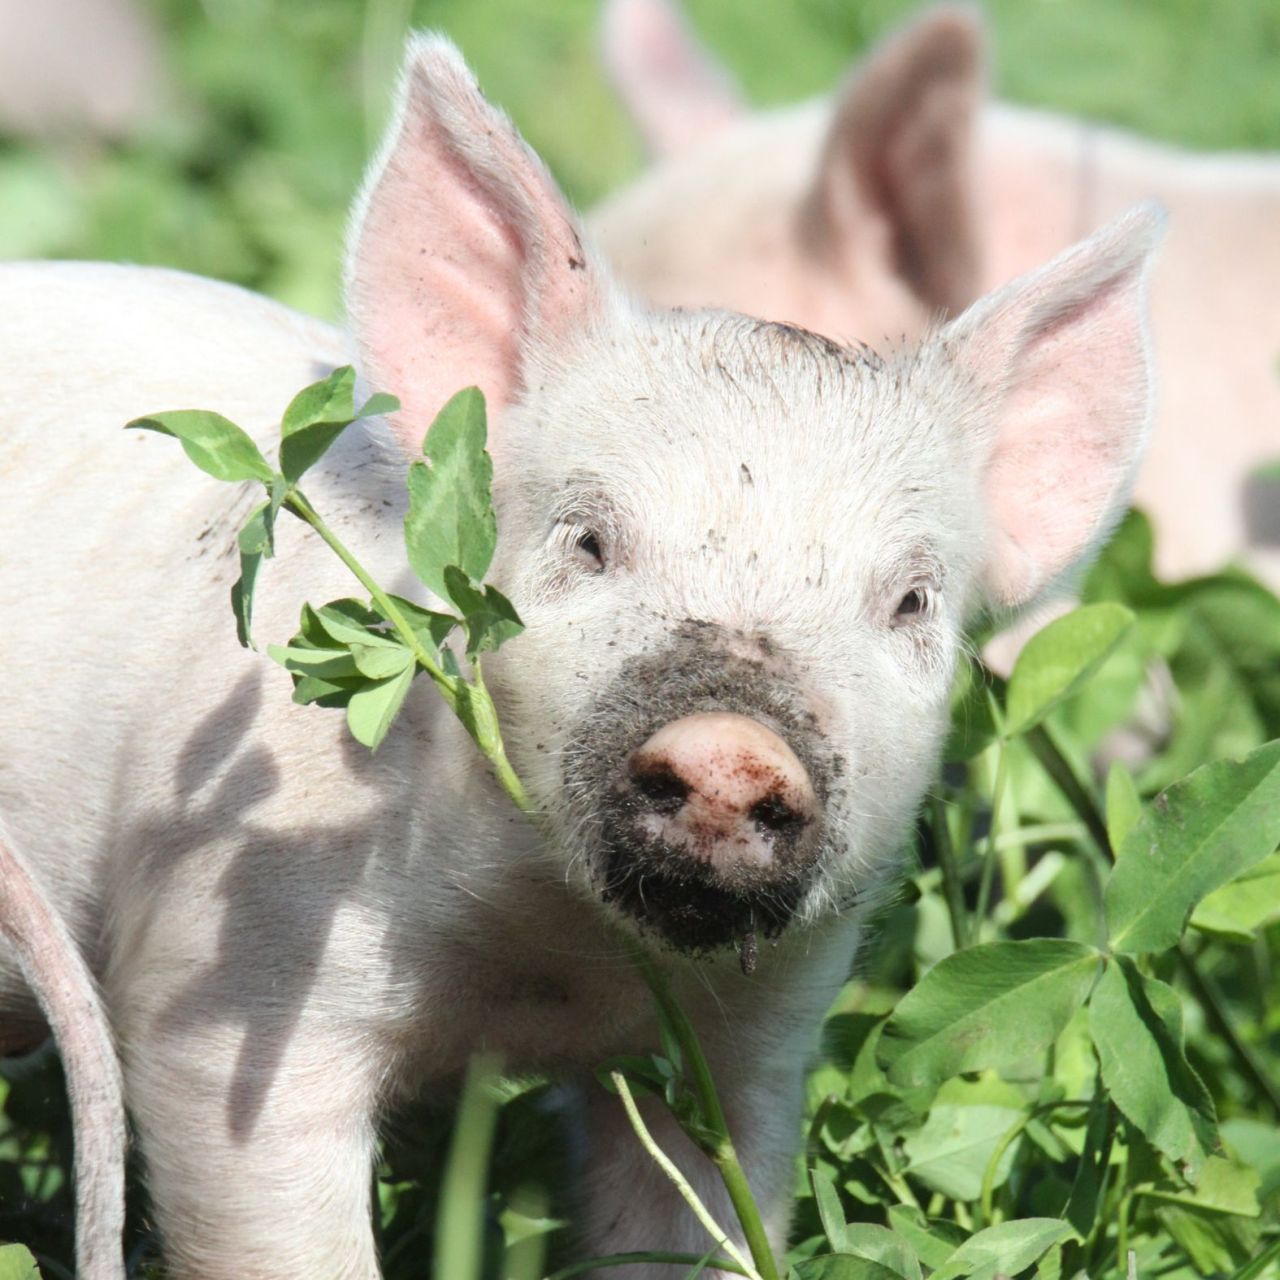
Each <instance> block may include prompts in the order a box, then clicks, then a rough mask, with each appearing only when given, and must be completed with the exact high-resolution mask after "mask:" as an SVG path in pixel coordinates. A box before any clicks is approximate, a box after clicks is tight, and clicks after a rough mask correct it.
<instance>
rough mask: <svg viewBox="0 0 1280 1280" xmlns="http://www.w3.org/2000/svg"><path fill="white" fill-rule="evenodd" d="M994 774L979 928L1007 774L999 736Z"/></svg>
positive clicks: (977, 913)
mask: <svg viewBox="0 0 1280 1280" xmlns="http://www.w3.org/2000/svg"><path fill="white" fill-rule="evenodd" d="M997 751H998V755H997V756H996V776H995V781H994V782H993V783H992V786H991V830H990V832H989V834H988V836H987V849H986V854H985V856H984V857H983V859H982V878H981V879H980V880H979V882H978V906H977V910H976V911H975V912H974V921H975V923H976V925H977V927H978V928H979V929H981V928H982V922H983V921H984V920H985V919H986V918H987V908H988V907H989V906H990V903H991V883H992V881H993V880H994V879H995V870H996V839H997V836H996V832H997V831H998V830H999V826H1000V806H1001V805H1002V804H1003V803H1004V789H1005V783H1006V781H1007V779H1008V776H1009V767H1008V760H1009V744H1008V742H1006V741H1005V739H1003V738H1001V739H1000V741H999V743H998V745H997Z"/></svg>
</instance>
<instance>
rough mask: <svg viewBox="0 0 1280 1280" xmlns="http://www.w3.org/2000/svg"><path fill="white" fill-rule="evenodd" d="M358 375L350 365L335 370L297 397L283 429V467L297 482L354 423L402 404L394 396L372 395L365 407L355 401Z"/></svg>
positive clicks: (283, 424)
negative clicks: (359, 406)
mask: <svg viewBox="0 0 1280 1280" xmlns="http://www.w3.org/2000/svg"><path fill="white" fill-rule="evenodd" d="M355 383H356V375H355V370H354V369H353V368H352V367H351V366H350V365H343V366H342V367H341V368H340V369H335V370H334V371H333V372H332V373H331V374H330V375H329V376H328V377H327V378H322V379H321V380H320V381H319V382H313V383H312V384H311V385H310V386H309V387H304V388H303V389H302V390H301V391H299V392H298V394H297V395H296V396H294V398H293V400H292V401H291V402H290V404H289V407H288V408H287V409H286V410H285V411H284V421H283V422H282V423H281V428H280V470H281V471H282V472H283V473H284V475H285V478H286V479H287V480H288V481H289V482H290V483H291V484H294V483H296V482H297V481H298V480H299V479H300V478H301V477H302V475H303V473H304V472H306V471H307V469H308V468H309V467H312V466H314V465H315V464H316V463H317V462H318V461H319V460H320V459H321V458H322V457H323V456H324V454H325V452H326V451H327V450H328V448H329V446H330V445H332V444H333V442H334V441H335V440H336V439H337V438H338V437H339V436H340V435H341V434H342V433H343V431H345V430H346V429H347V427H349V426H350V425H351V424H352V423H353V422H358V421H359V420H360V419H361V418H369V417H373V416H374V415H375V414H382V413H392V412H394V411H395V410H396V409H398V408H399V407H400V402H399V401H398V400H397V399H396V398H395V397H394V396H388V395H382V394H379V395H375V396H372V397H371V398H370V399H369V400H368V401H367V402H366V403H365V404H364V406H363V407H362V408H360V409H357V408H356V407H355V402H354V400H353V398H352V397H353V395H354V392H355Z"/></svg>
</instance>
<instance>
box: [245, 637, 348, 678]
mask: <svg viewBox="0 0 1280 1280" xmlns="http://www.w3.org/2000/svg"><path fill="white" fill-rule="evenodd" d="M267 656H268V657H269V658H270V659H271V660H272V661H273V662H278V663H279V664H280V665H281V666H282V667H283V668H284V669H285V670H286V671H292V672H294V673H295V674H297V675H303V676H318V677H319V678H320V679H322V680H333V679H341V678H345V677H347V676H355V675H359V674H360V671H359V668H358V667H357V666H356V663H355V659H354V658H353V657H352V656H351V651H350V650H349V649H312V648H303V647H302V646H301V645H287V646H284V645H278V644H272V645H268V646H267Z"/></svg>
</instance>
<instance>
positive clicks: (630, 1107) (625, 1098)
mask: <svg viewBox="0 0 1280 1280" xmlns="http://www.w3.org/2000/svg"><path fill="white" fill-rule="evenodd" d="M609 1078H610V1079H611V1080H612V1081H613V1087H614V1088H615V1089H617V1091H618V1096H619V1097H620V1098H621V1099H622V1105H623V1107H624V1108H625V1109H626V1113H627V1119H628V1120H630V1121H631V1127H632V1129H634V1130H635V1134H636V1137H637V1138H639V1139H640V1145H641V1146H642V1147H644V1149H645V1150H646V1151H647V1152H648V1153H649V1154H650V1155H651V1156H652V1157H653V1160H654V1163H655V1164H657V1166H658V1168H660V1169H661V1170H662V1172H663V1173H665V1174H666V1175H667V1177H668V1178H670V1179H671V1181H672V1183H674V1184H675V1188H676V1190H677V1191H679V1193H680V1196H681V1198H682V1199H683V1200H684V1202H685V1204H687V1205H688V1206H689V1208H690V1209H692V1210H693V1216H694V1217H695V1218H697V1219H698V1221H699V1222H700V1223H701V1224H702V1226H703V1228H704V1229H705V1230H706V1232H707V1234H708V1235H709V1236H710V1237H711V1239H712V1241H713V1242H714V1243H715V1245H716V1248H718V1249H723V1250H724V1251H725V1253H727V1254H728V1255H729V1256H730V1257H731V1258H732V1259H733V1260H734V1262H736V1263H737V1264H738V1265H739V1266H740V1267H747V1260H746V1258H745V1257H743V1255H742V1253H741V1251H740V1250H739V1249H738V1248H737V1246H736V1245H735V1244H734V1243H733V1242H732V1241H731V1240H730V1239H729V1233H728V1232H727V1231H725V1229H724V1228H723V1227H722V1226H721V1225H720V1224H719V1223H718V1222H717V1221H716V1220H715V1219H714V1218H713V1217H712V1216H711V1211H710V1210H709V1209H708V1208H707V1206H706V1205H705V1204H703V1203H702V1200H701V1198H700V1197H699V1195H698V1193H697V1192H696V1191H695V1190H694V1189H693V1187H692V1185H691V1184H690V1182H689V1179H688V1178H686V1177H685V1176H684V1174H683V1173H681V1172H680V1170H679V1168H677V1166H676V1162H675V1161H674V1160H672V1159H671V1157H670V1156H669V1155H667V1153H666V1152H665V1151H663V1149H662V1148H661V1147H660V1146H658V1143H657V1141H656V1140H655V1139H654V1136H653V1134H651V1133H650V1132H649V1129H648V1127H647V1126H646V1125H645V1122H644V1117H643V1116H641V1114H640V1108H639V1107H637V1106H636V1100H635V1098H634V1097H632V1095H631V1088H630V1086H629V1085H628V1084H627V1078H626V1076H624V1075H623V1074H622V1072H621V1071H611V1072H610V1073H609ZM747 1274H748V1275H749V1276H750V1277H751V1280H761V1278H760V1276H759V1275H758V1274H757V1273H756V1272H754V1271H752V1270H750V1269H749V1268H748V1270H747Z"/></svg>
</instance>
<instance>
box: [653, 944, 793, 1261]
mask: <svg viewBox="0 0 1280 1280" xmlns="http://www.w3.org/2000/svg"><path fill="white" fill-rule="evenodd" d="M635 959H636V965H637V967H638V968H639V970H640V972H641V974H642V975H643V977H644V980H645V981H646V982H647V983H648V984H649V990H650V991H651V992H652V993H653V998H654V1000H655V1001H656V1002H657V1004H658V1007H659V1009H661V1011H662V1013H663V1016H664V1018H665V1020H666V1023H667V1025H668V1026H669V1027H670V1029H671V1031H672V1033H673V1034H674V1035H675V1038H676V1041H677V1043H678V1044H679V1045H680V1052H681V1053H682V1054H683V1055H684V1059H685V1062H686V1063H687V1065H688V1069H689V1072H690V1074H691V1076H692V1081H693V1091H694V1094H695V1095H696V1097H697V1099H698V1107H699V1110H700V1111H701V1113H702V1120H703V1123H704V1124H705V1125H706V1126H707V1128H708V1129H709V1130H710V1131H711V1132H712V1133H713V1134H714V1135H715V1146H714V1147H713V1148H712V1149H711V1150H710V1151H709V1152H708V1154H709V1155H710V1157H711V1159H712V1161H713V1162H714V1163H715V1166H716V1168H717V1169H718V1170H719V1171H720V1178H721V1181H722V1182H723V1183H724V1186H725V1190H726V1191H727V1192H728V1193H729V1200H730V1201H731V1202H732V1204H733V1208H734V1212H735V1213H736V1214H737V1215H738V1222H739V1223H740V1224H741V1226H742V1233H743V1235H744V1237H745V1238H746V1241H747V1247H748V1248H749V1249H750V1250H751V1258H752V1261H753V1262H754V1263H755V1267H756V1270H757V1271H758V1272H759V1273H760V1276H761V1280H778V1264H777V1262H776V1261H775V1260H774V1257H773V1250H772V1249H771V1248H770V1246H769V1237H768V1236H767V1235H766V1233H765V1229H764V1221H763V1220H762V1218H761V1217H760V1208H759V1206H758V1205H757V1204H756V1201H755V1196H753V1195H752V1193H751V1186H750V1184H749V1183H748V1182H747V1175H746V1173H745V1172H744V1171H743V1168H742V1164H741V1163H740V1161H739V1160H738V1153H737V1151H736V1150H735V1149H734V1145H733V1139H732V1138H731V1137H730V1136H729V1126H728V1123H727V1122H726V1120H725V1117H724V1109H723V1108H722V1107H721V1105H720V1097H719V1095H718V1094H717V1093H716V1086H715V1082H714V1081H713V1080H712V1078H711V1068H710V1067H709V1066H708V1065H707V1060H706V1058H705V1057H704V1056H703V1053H702V1046H701V1045H699V1043H698V1037H697V1035H696V1034H695V1032H694V1030H693V1024H692V1023H691V1022H690V1021H689V1019H688V1017H687V1015H686V1014H685V1012H684V1010H683V1009H682V1008H681V1007H680V1005H679V1004H678V1003H677V1001H676V998H675V996H674V995H673V994H672V991H671V987H670V986H669V984H668V983H667V980H666V978H665V977H664V976H663V975H662V974H661V973H660V972H659V971H658V970H657V968H656V967H655V966H654V964H653V962H652V961H651V960H650V959H649V957H648V956H646V955H644V954H643V953H642V952H637V953H636V957H635Z"/></svg>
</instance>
